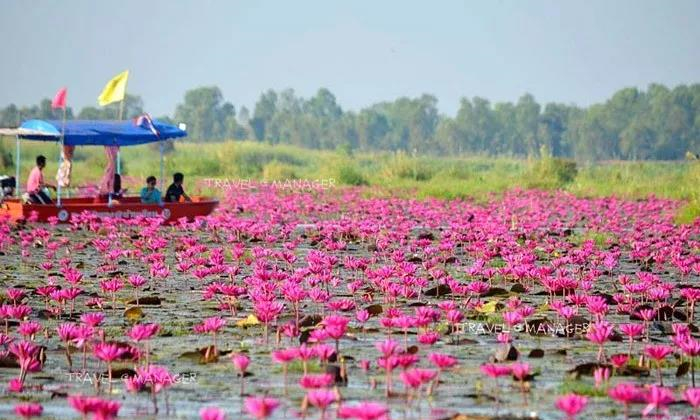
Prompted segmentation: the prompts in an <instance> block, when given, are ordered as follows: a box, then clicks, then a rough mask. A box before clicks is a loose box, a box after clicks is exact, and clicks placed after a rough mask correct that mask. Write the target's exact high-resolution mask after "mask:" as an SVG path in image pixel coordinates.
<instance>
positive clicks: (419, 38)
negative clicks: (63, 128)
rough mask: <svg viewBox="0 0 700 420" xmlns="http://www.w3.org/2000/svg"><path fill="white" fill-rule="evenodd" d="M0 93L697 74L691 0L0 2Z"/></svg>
mask: <svg viewBox="0 0 700 420" xmlns="http://www.w3.org/2000/svg"><path fill="white" fill-rule="evenodd" d="M0 31H1V32H0V33H1V34H2V49H1V51H2V55H1V57H2V60H3V61H4V62H3V63H2V65H0V106H4V105H6V104H9V103H16V104H18V105H28V104H34V103H38V101H39V100H40V99H41V98H43V97H50V96H52V95H53V94H54V92H55V91H56V90H57V89H58V88H60V87H61V86H64V85H65V86H68V102H69V105H70V106H73V108H76V109H79V108H80V107H82V106H85V105H96V103H97V96H98V94H99V93H100V91H101V89H102V87H103V86H104V84H105V83H106V81H107V80H108V79H110V78H111V77H112V76H114V75H116V74H117V73H119V72H121V71H122V70H124V69H129V70H130V71H131V77H130V80H129V85H128V91H129V92H130V93H134V94H139V95H141V96H142V98H143V100H144V103H145V108H146V110H147V111H149V112H151V113H152V114H154V115H162V114H165V113H167V114H171V113H172V112H173V111H174V109H175V106H176V105H177V103H178V102H180V101H182V98H183V94H184V92H185V91H186V90H187V89H190V88H193V87H197V86H202V85H217V86H219V87H220V88H221V89H222V91H223V94H224V97H225V98H226V99H227V100H229V101H230V102H232V103H233V104H234V105H236V107H237V108H240V106H241V105H246V106H248V107H249V108H250V109H251V110H252V108H253V105H254V104H255V102H256V100H257V98H258V97H259V95H260V93H261V92H262V91H263V90H265V89H268V88H274V89H282V88H287V87H291V88H293V89H295V91H296V92H297V93H298V94H301V95H303V96H309V95H312V94H313V93H314V92H315V91H316V90H317V89H318V88H319V87H327V88H329V89H330V90H331V91H332V92H333V93H334V94H335V95H336V97H337V99H338V102H339V103H340V104H341V105H342V106H343V108H344V109H359V108H361V107H363V106H365V105H369V104H371V103H373V102H377V101H380V100H392V99H395V98H396V97H399V96H417V95H420V94H421V93H432V94H435V95H436V96H437V98H438V99H439V107H440V109H441V111H443V112H446V113H449V114H453V113H454V112H455V111H456V109H457V107H458V106H459V100H460V98H461V97H463V96H468V97H472V96H477V95H478V96H483V97H486V98H488V99H490V100H492V101H515V100H517V98H518V97H519V96H520V95H522V94H523V93H524V92H530V93H532V94H533V95H535V98H536V99H537V100H538V101H539V102H549V101H558V102H566V103H577V104H579V105H588V104H591V103H594V102H599V101H602V100H604V99H606V98H608V97H609V96H610V95H611V94H612V93H613V92H614V91H616V90H618V89H620V88H622V87H626V86H639V87H646V86H647V85H648V84H649V83H651V82H660V83H664V84H667V85H676V84H680V83H697V82H700V1H698V0H688V1H680V0H669V1H661V0H653V1H642V0H630V1H623V0H603V1H591V0H585V1H584V0H579V1H567V0H551V1H539V0H537V1H535V0H512V1H508V0H501V1H498V0H482V1H447V0H432V1H429V0H423V1H406V0H404V1H387V0H367V1H365V0H347V1H341V0H319V1H306V0H294V1H291V0H278V1H258V0H249V1H202V0H198V1H184V0H170V1H143V0H141V1H129V0H119V1H94V0H84V1H83V0H80V1H77V0H75V1H73V0H64V1H59V0H56V1H45V0H41V1H36V0H34V1H19V0H17V1H15V0H0Z"/></svg>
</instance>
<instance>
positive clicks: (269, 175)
mask: <svg viewBox="0 0 700 420" xmlns="http://www.w3.org/2000/svg"><path fill="white" fill-rule="evenodd" d="M262 177H263V180H265V181H283V180H286V179H297V178H298V176H297V174H296V172H295V170H294V167H293V166H291V165H286V164H284V163H280V162H278V161H276V160H273V161H272V162H270V163H268V164H266V165H265V166H264V167H263V170H262Z"/></svg>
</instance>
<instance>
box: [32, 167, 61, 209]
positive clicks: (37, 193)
mask: <svg viewBox="0 0 700 420" xmlns="http://www.w3.org/2000/svg"><path fill="white" fill-rule="evenodd" d="M45 166H46V158H45V157H44V156H42V155H39V156H37V157H36V166H35V167H34V169H32V171H31V172H30V173H29V178H28V179H27V193H28V194H29V201H31V202H32V203H34V204H51V202H52V201H51V197H49V196H48V195H47V194H46V193H45V192H44V188H52V189H53V190H54V191H55V190H56V187H54V186H53V185H50V184H46V183H45V182H44V173H43V172H42V171H43V169H44V167H45Z"/></svg>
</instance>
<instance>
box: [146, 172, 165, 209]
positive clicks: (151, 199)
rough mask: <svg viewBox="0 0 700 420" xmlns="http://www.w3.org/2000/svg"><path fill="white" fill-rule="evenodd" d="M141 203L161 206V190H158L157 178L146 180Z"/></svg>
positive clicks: (152, 177)
mask: <svg viewBox="0 0 700 420" xmlns="http://www.w3.org/2000/svg"><path fill="white" fill-rule="evenodd" d="M141 202H142V203H144V204H160V203H161V198H160V190H159V189H158V188H156V177H154V176H153V175H151V176H149V177H148V178H146V186H145V187H144V188H142V189H141Z"/></svg>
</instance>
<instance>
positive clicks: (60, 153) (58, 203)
mask: <svg viewBox="0 0 700 420" xmlns="http://www.w3.org/2000/svg"><path fill="white" fill-rule="evenodd" d="M65 138H66V107H65V106H64V107H63V124H62V125H61V141H60V142H59V143H58V144H59V146H58V147H59V150H58V170H59V171H60V170H61V168H62V167H63V144H64V143H65ZM57 181H58V182H56V183H57V184H58V185H56V206H57V207H61V184H63V179H58V180H57Z"/></svg>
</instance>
